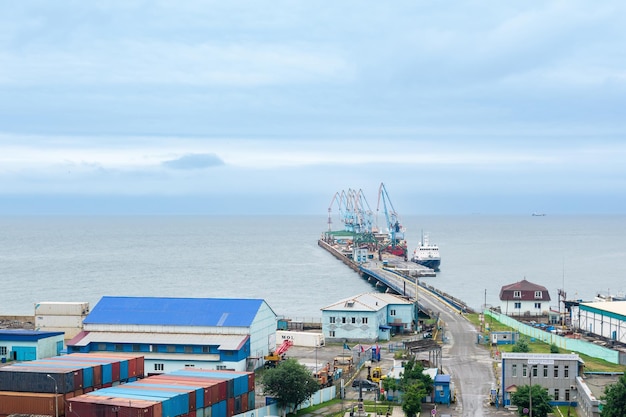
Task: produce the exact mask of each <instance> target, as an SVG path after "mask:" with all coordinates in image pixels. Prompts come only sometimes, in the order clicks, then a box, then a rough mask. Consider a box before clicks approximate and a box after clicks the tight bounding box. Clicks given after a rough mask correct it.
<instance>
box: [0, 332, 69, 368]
mask: <svg viewBox="0 0 626 417" xmlns="http://www.w3.org/2000/svg"><path fill="white" fill-rule="evenodd" d="M63 336H64V333H63V332H43V331H37V330H22V329H0V361H2V362H3V363H4V362H9V361H34V360H37V359H41V358H47V357H50V356H56V355H59V354H60V353H61V351H62V350H63Z"/></svg>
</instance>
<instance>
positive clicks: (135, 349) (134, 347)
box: [133, 344, 141, 352]
mask: <svg viewBox="0 0 626 417" xmlns="http://www.w3.org/2000/svg"><path fill="white" fill-rule="evenodd" d="M140 350H141V345H137V344H134V345H133V352H139V351H140Z"/></svg>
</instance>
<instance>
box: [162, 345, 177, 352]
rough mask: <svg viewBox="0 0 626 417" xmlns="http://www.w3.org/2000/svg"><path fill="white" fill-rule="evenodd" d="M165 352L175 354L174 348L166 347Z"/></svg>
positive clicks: (172, 346)
mask: <svg viewBox="0 0 626 417" xmlns="http://www.w3.org/2000/svg"><path fill="white" fill-rule="evenodd" d="M165 351H166V352H169V353H174V352H176V346H174V345H168V346H167V348H166V349H165Z"/></svg>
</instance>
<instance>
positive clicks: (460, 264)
mask: <svg viewBox="0 0 626 417" xmlns="http://www.w3.org/2000/svg"><path fill="white" fill-rule="evenodd" d="M401 222H402V224H403V226H404V227H405V228H406V238H407V242H408V246H409V249H410V252H412V251H413V249H414V248H415V247H416V246H417V244H418V242H419V240H420V238H421V234H422V231H423V232H425V233H428V234H429V236H430V242H431V243H435V244H438V245H439V247H440V252H441V257H442V261H441V271H440V272H439V273H438V274H437V276H436V277H428V278H423V279H422V281H423V282H425V283H427V284H430V285H432V286H434V287H436V288H439V289H441V290H443V291H445V292H448V293H450V294H452V295H454V296H456V297H457V298H460V299H462V300H464V301H465V302H466V303H467V304H468V305H469V306H470V307H473V308H481V306H483V305H484V304H487V305H498V296H499V292H500V289H501V287H502V286H503V285H507V284H511V283H514V282H517V281H520V280H522V279H524V278H526V279H527V280H529V281H531V282H533V283H536V284H539V285H543V286H545V287H546V288H547V289H548V291H549V293H550V296H551V298H552V301H551V302H550V305H551V306H553V307H554V308H558V296H557V290H558V289H564V290H565V291H566V293H567V298H568V299H582V300H592V299H593V297H594V295H596V294H597V293H604V294H606V293H611V294H617V293H618V292H624V291H626V280H625V279H624V277H623V271H625V270H626V268H625V267H626V217H625V216H607V215H603V216H557V215H547V216H541V217H540V216H530V215H528V216H487V215H467V216H409V217H405V218H402V219H401ZM379 227H380V228H381V229H384V225H380V226H379ZM339 228H341V223H340V221H339V219H337V220H335V221H334V222H333V229H339ZM326 230H328V219H327V218H326V217H325V216H319V217H318V216H232V217H229V216H85V217H64V216H54V217H46V216H31V217H15V216H13V217H9V216H5V217H0V314H2V315H32V314H33V313H34V304H35V303H37V302H41V301H80V302H83V301H87V302H89V303H90V305H91V307H92V308H93V307H94V306H95V305H96V304H97V302H98V300H99V299H100V298H101V297H102V296H105V295H109V296H158V297H221V298H240V297H241V298H263V299H265V300H266V301H267V302H268V304H269V305H270V307H271V308H272V309H273V310H274V311H275V312H276V313H277V314H279V315H284V316H287V317H291V318H295V319H297V318H310V317H320V316H321V312H320V309H321V308H323V307H326V306H328V305H330V304H333V303H335V302H337V301H339V300H341V299H344V298H348V297H351V296H353V295H357V294H360V293H363V292H369V291H375V289H374V287H372V285H371V284H369V283H368V282H367V281H365V280H364V279H362V278H361V277H360V276H359V275H358V274H357V273H355V272H353V271H352V270H351V269H349V268H348V267H347V266H345V265H343V264H342V263H341V262H339V261H338V260H337V259H335V258H334V257H332V256H331V255H330V254H329V253H327V252H326V251H325V250H323V249H321V248H320V247H318V245H317V240H318V239H319V238H320V237H321V235H322V234H323V232H324V231H326Z"/></svg>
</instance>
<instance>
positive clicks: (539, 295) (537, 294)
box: [535, 291, 543, 299]
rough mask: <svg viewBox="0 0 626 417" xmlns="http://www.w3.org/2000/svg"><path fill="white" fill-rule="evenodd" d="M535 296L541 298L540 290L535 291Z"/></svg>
mask: <svg viewBox="0 0 626 417" xmlns="http://www.w3.org/2000/svg"><path fill="white" fill-rule="evenodd" d="M535 298H539V299H541V298H543V297H542V296H541V291H535Z"/></svg>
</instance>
